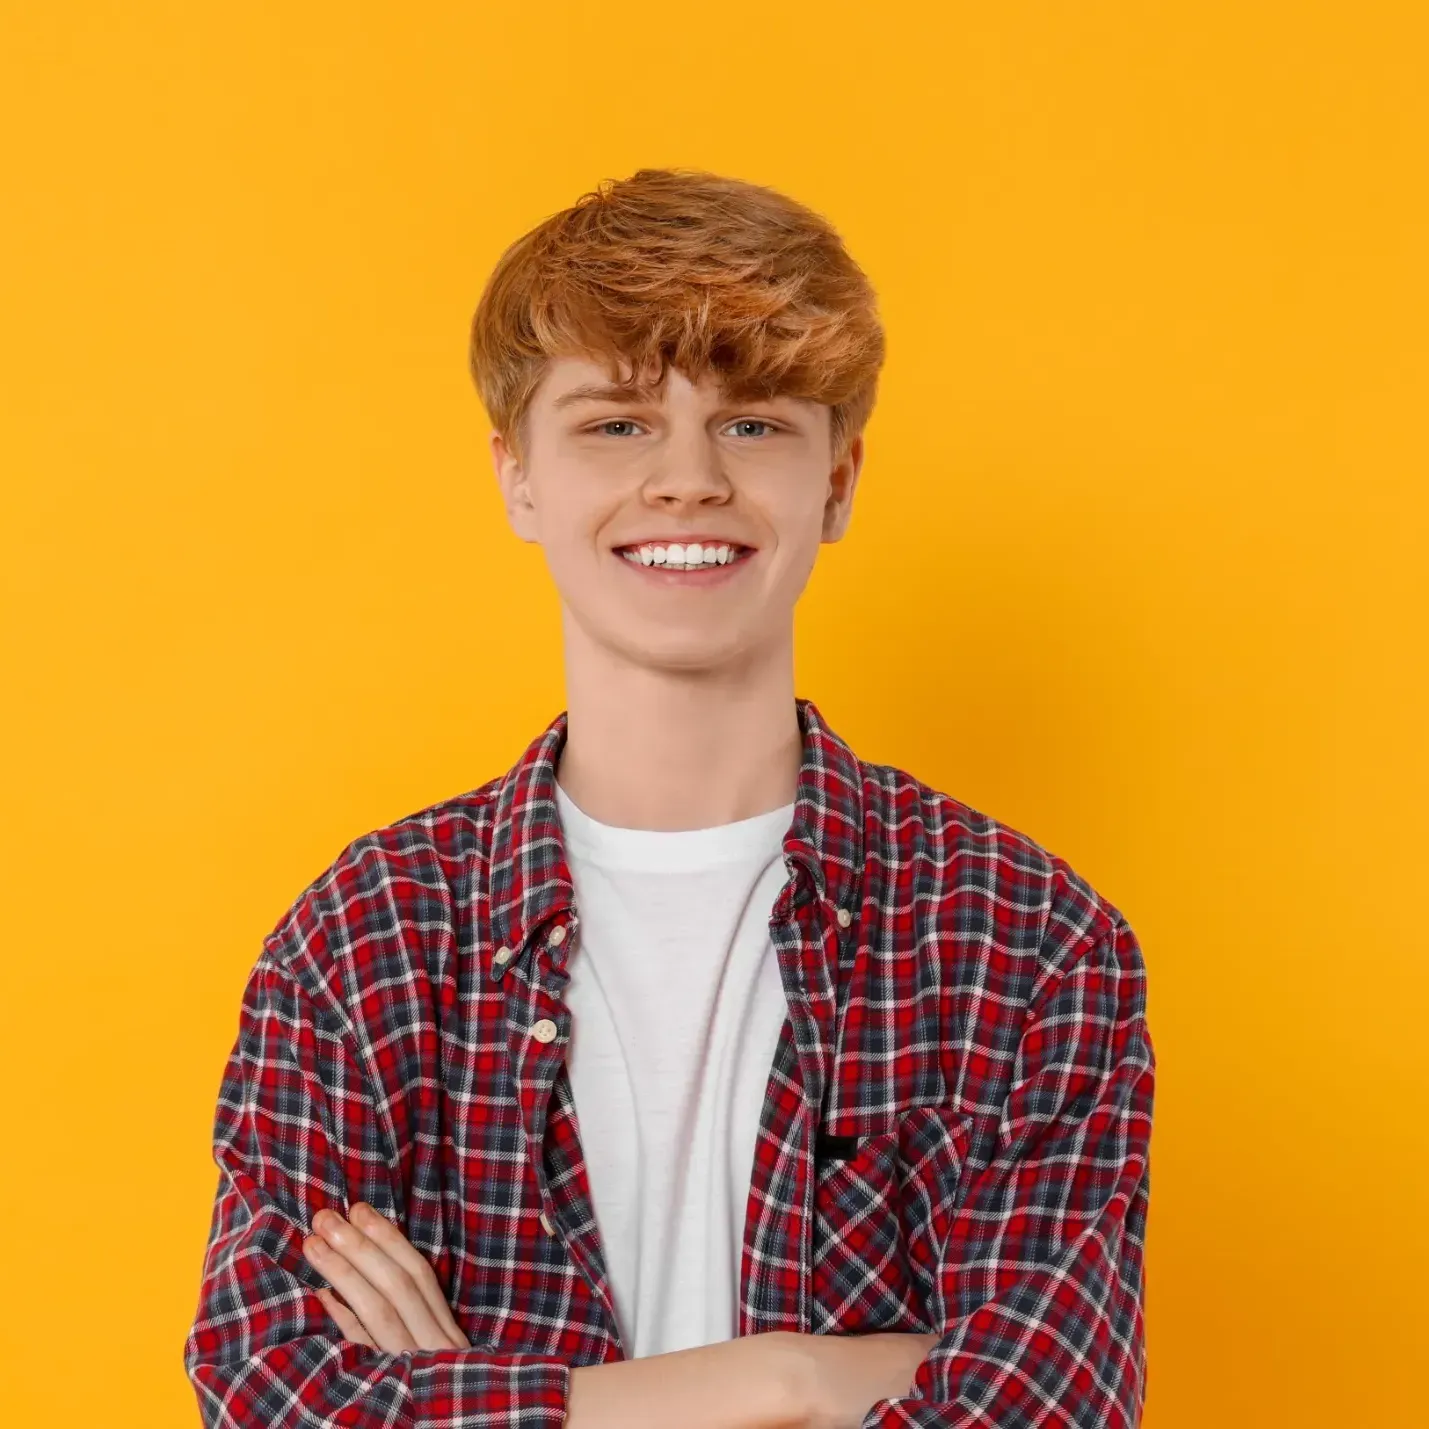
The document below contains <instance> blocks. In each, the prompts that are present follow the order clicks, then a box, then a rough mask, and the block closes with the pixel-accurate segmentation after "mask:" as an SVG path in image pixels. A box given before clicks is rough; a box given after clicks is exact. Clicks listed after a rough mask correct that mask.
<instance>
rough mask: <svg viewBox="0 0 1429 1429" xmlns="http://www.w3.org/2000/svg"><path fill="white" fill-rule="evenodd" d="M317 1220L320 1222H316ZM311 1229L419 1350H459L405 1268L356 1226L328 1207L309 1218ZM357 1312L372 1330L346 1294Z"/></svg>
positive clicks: (360, 1311) (365, 1318)
mask: <svg viewBox="0 0 1429 1429" xmlns="http://www.w3.org/2000/svg"><path fill="white" fill-rule="evenodd" d="M319 1222H321V1223H322V1224H321V1225H319ZM313 1228H314V1229H315V1230H317V1231H318V1232H319V1234H320V1235H321V1236H322V1238H323V1239H324V1240H325V1241H327V1242H328V1244H329V1245H330V1246H332V1245H335V1246H336V1248H337V1249H338V1250H339V1251H340V1252H341V1253H342V1255H343V1258H344V1259H346V1260H347V1262H348V1263H349V1264H350V1265H352V1266H353V1267H354V1269H356V1270H357V1271H358V1273H359V1274H360V1275H361V1276H362V1278H363V1279H364V1280H365V1281H366V1282H367V1284H368V1285H369V1286H370V1287H371V1288H372V1289H374V1290H376V1291H378V1292H380V1294H381V1295H382V1296H383V1298H385V1299H386V1301H387V1302H388V1304H389V1305H390V1306H391V1307H392V1308H393V1309H394V1310H395V1311H396V1312H397V1314H398V1315H400V1316H401V1317H402V1320H403V1322H404V1324H405V1325H406V1328H407V1333H408V1334H410V1335H411V1336H412V1338H413V1339H414V1340H415V1341H416V1344H415V1345H413V1347H412V1348H414V1349H419V1350H441V1349H459V1348H460V1346H458V1345H454V1344H453V1343H452V1341H451V1339H450V1337H449V1336H448V1335H447V1332H446V1331H445V1330H444V1329H443V1328H442V1326H441V1324H440V1323H439V1321H438V1320H437V1318H436V1317H435V1316H434V1315H433V1314H432V1312H431V1310H430V1309H428V1308H427V1302H426V1301H425V1300H424V1299H423V1298H422V1293H421V1291H420V1290H418V1289H417V1283H416V1281H414V1280H413V1279H412V1277H411V1276H410V1275H408V1274H407V1272H406V1270H405V1269H404V1268H403V1267H402V1266H401V1265H399V1264H398V1263H397V1262H396V1261H395V1260H393V1259H392V1258H391V1257H390V1256H389V1255H388V1254H387V1253H386V1252H385V1251H384V1250H383V1249H382V1248H381V1247H380V1246H379V1245H377V1244H376V1243H375V1242H374V1241H371V1240H369V1239H368V1238H367V1236H366V1235H365V1234H364V1233H363V1232H362V1231H361V1230H359V1229H358V1228H357V1227H356V1226H354V1225H351V1224H349V1223H348V1222H347V1221H345V1220H343V1219H342V1217H341V1216H339V1215H338V1214H337V1212H336V1211H333V1210H331V1209H329V1210H324V1211H322V1212H320V1213H319V1214H318V1215H317V1216H315V1217H314V1218H313ZM344 1298H346V1299H347V1303H348V1304H349V1305H352V1308H353V1309H354V1310H356V1311H357V1313H358V1315H359V1316H361V1318H362V1323H363V1324H364V1325H367V1326H368V1327H369V1328H372V1329H375V1328H376V1326H375V1325H373V1324H372V1321H371V1320H369V1319H368V1318H367V1316H366V1314H365V1313H364V1312H363V1308H362V1306H360V1305H357V1304H355V1303H354V1302H353V1301H352V1299H351V1298H350V1297H344Z"/></svg>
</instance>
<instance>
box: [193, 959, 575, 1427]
mask: <svg viewBox="0 0 1429 1429" xmlns="http://www.w3.org/2000/svg"><path fill="white" fill-rule="evenodd" d="M389 1139H390V1138H388V1137H387V1136H385V1135H384V1134H383V1131H382V1128H381V1124H380V1122H379V1120H378V1116H377V1106H376V1103H375V1101H374V1098H373V1095H372V1092H371V1088H370V1085H369V1084H368V1081H367V1079H366V1078H365V1077H364V1075H363V1073H362V1070H361V1067H360V1066H359V1064H358V1062H357V1059H356V1057H355V1056H354V1055H353V1053H352V1049H351V1045H350V1043H349V1041H348V1039H347V1038H346V1037H345V1036H344V1035H343V1032H342V1030H341V1029H339V1028H337V1027H335V1026H333V1025H332V1023H331V1020H330V1019H329V1021H328V1023H327V1025H324V1022H323V1020H322V1019H320V1018H319V1017H318V1016H317V1014H316V1010H315V1008H314V1005H313V1003H312V1001H311V999H310V998H309V997H308V995H307V994H306V992H305V991H304V990H303V988H302V987H301V986H300V985H299V984H298V983H297V982H296V981H295V980H294V978H293V977H292V975H291V974H290V973H289V971H288V970H287V969H286V968H285V967H284V966H283V965H281V964H280V963H278V962H276V961H275V960H273V959H272V958H270V957H269V955H268V954H267V953H266V952H265V954H264V956H263V957H262V958H261V959H260V960H259V962H258V964H257V966H256V967H255V968H254V970H253V973H252V974H251V976H250V978H249V981H248V984H247V987H246V988H245V991H244V996H243V1006H242V1012H241V1015H240V1021H239V1032H238V1037H237V1040H236V1043H235V1045H234V1047H233V1051H232V1053H231V1054H230V1056H229V1059H228V1062H227V1065H226V1067H225V1069H224V1073H223V1079H222V1085H221V1088H220V1092H219V1099H218V1111H217V1115H216V1118H215V1124H214V1159H215V1161H216V1162H217V1163H218V1168H219V1182H218V1190H217V1196H216V1200H215V1204H214V1208H213V1218H212V1224H211V1228H210V1232H209V1240H208V1246H207V1250H206V1253H205V1257H204V1265H203V1276H202V1282H201V1288H200V1292H199V1305H198V1312H197V1315H196V1318H195V1320H194V1323H193V1325H192V1327H191V1329H190V1331H189V1335H188V1339H187V1342H186V1344H185V1347H184V1364H185V1368H186V1370H187V1372H188V1376H189V1379H190V1381H191V1383H192V1384H193V1386H194V1389H195V1391H196V1393H197V1395H198V1402H199V1408H200V1412H201V1415H202V1419H203V1422H204V1424H205V1425H207V1426H209V1429H220V1426H221V1429H286V1426H294V1429H296V1426H304V1429H315V1426H320V1425H338V1424H341V1425H344V1426H348V1429H368V1426H371V1429H377V1426H379V1425H380V1426H382V1429H419V1426H428V1425H430V1426H437V1425H440V1426H442V1429H464V1426H476V1425H478V1424H479V1425H482V1426H486V1429H489V1426H491V1425H493V1424H509V1425H512V1426H520V1429H558V1426H559V1425H561V1424H562V1423H563V1422H564V1418H565V1410H566V1400H567V1394H568V1391H569V1374H570V1367H569V1366H568V1365H567V1364H566V1363H565V1362H563V1361H561V1360H558V1359H555V1358H549V1357H546V1356H542V1355H536V1354H514V1355H512V1354H506V1355H494V1354H487V1353H484V1352H483V1351H481V1350H480V1349H470V1350H433V1351H418V1352H412V1353H404V1354H388V1353H386V1352H384V1351H381V1350H375V1349H372V1348H370V1347H369V1346H366V1345H359V1344H355V1343H353V1342H351V1341H348V1340H344V1339H342V1338H341V1335H340V1332H339V1331H338V1329H337V1326H336V1325H335V1324H334V1323H333V1322H332V1321H331V1320H330V1319H329V1318H328V1315H327V1311H326V1310H325V1309H324V1308H323V1304H322V1302H321V1301H320V1300H319V1299H318V1298H317V1296H316V1294H315V1293H314V1291H315V1290H316V1289H317V1288H318V1287H319V1286H321V1285H322V1284H323V1283H324V1282H323V1280H322V1278H321V1277H320V1276H319V1275H318V1274H317V1272H316V1271H314V1270H313V1269H312V1268H311V1267H309V1265H308V1263H307V1261H306V1260H304V1258H303V1252H302V1243H303V1239H304V1237H305V1236H306V1235H307V1234H308V1233H309V1231H310V1229H311V1226H312V1218H313V1216H314V1214H315V1213H316V1212H317V1211H319V1210H321V1209H322V1208H323V1207H324V1206H332V1207H333V1208H334V1209H336V1210H338V1211H339V1212H340V1213H345V1212H346V1210H347V1208H348V1206H349V1205H350V1204H351V1203H352V1202H354V1201H357V1200H366V1201H368V1202H370V1203H371V1204H372V1205H373V1206H374V1207H375V1208H377V1209H378V1210H385V1211H387V1212H388V1213H389V1214H391V1213H392V1212H393V1210H394V1209H395V1207H396V1206H398V1205H400V1204H401V1202H400V1199H399V1198H398V1194H397V1193H398V1190H399V1188H398V1187H397V1185H396V1184H395V1182H396V1177H395V1173H394V1171H393V1165H392V1162H391V1161H390V1159H389V1155H388V1147H387V1143H388V1140H389Z"/></svg>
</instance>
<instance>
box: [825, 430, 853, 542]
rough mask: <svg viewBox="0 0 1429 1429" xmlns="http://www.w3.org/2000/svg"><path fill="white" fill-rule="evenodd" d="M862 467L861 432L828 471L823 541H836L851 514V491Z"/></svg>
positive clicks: (846, 525) (842, 532) (844, 528)
mask: <svg viewBox="0 0 1429 1429" xmlns="http://www.w3.org/2000/svg"><path fill="white" fill-rule="evenodd" d="M862 469H863V433H862V432H860V433H859V434H858V435H857V436H856V437H855V438H854V439H853V440H852V441H851V442H850V443H849V445H848V451H847V452H846V453H845V455H844V457H843V458H842V460H840V461H839V463H838V465H837V466H835V467H834V469H833V470H832V471H831V472H830V473H829V496H828V500H827V501H825V503H824V530H823V535H822V536H821V537H820V539H821V540H824V541H837V540H838V539H839V538H840V537H841V536H842V535H843V534H844V532H845V531H847V530H848V523H849V520H850V518H851V517H852V515H853V493H854V490H855V488H856V487H857V486H858V474H859V472H860V471H861V470H862Z"/></svg>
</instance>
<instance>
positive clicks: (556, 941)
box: [551, 923, 566, 947]
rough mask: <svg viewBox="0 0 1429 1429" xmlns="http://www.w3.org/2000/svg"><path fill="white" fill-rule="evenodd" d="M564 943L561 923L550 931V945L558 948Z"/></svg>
mask: <svg viewBox="0 0 1429 1429" xmlns="http://www.w3.org/2000/svg"><path fill="white" fill-rule="evenodd" d="M565 941H566V929H565V925H564V924H563V923H557V924H556V926H555V927H554V928H552V929H551V944H552V946H553V947H560V945H561V944H562V943H564V942H565Z"/></svg>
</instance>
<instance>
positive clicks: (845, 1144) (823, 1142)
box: [814, 1131, 862, 1161]
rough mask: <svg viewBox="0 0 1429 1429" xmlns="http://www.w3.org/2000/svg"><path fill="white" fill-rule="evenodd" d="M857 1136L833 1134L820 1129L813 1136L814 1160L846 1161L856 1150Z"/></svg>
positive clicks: (859, 1138) (858, 1139)
mask: <svg viewBox="0 0 1429 1429" xmlns="http://www.w3.org/2000/svg"><path fill="white" fill-rule="evenodd" d="M861 1140H862V1138H861V1137H858V1136H833V1135H831V1134H830V1133H829V1132H827V1131H821V1132H819V1133H818V1134H817V1135H816V1136H815V1137H814V1160H815V1161H847V1160H848V1159H849V1157H850V1156H853V1155H855V1154H856V1153H857V1151H858V1143H859V1142H860V1141H861Z"/></svg>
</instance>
